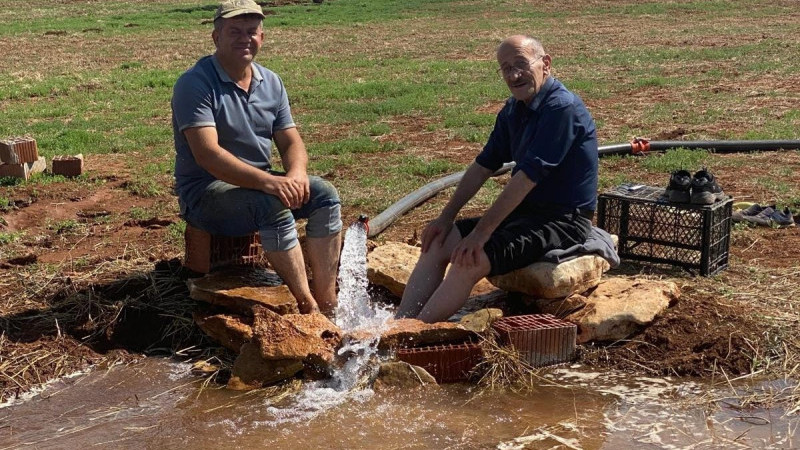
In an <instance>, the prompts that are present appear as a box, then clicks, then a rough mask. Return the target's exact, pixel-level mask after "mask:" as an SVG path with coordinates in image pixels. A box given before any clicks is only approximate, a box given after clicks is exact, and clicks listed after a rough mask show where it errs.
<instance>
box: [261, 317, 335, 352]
mask: <svg viewBox="0 0 800 450" xmlns="http://www.w3.org/2000/svg"><path fill="white" fill-rule="evenodd" d="M254 312H255V315H254V318H253V342H255V343H256V345H258V348H259V350H260V352H261V356H262V357H263V358H265V359H272V360H275V359H295V360H306V361H309V362H310V363H312V364H315V365H320V364H330V363H331V362H333V357H334V352H335V349H336V347H338V345H339V342H340V340H341V331H339V329H338V327H336V325H334V324H333V323H331V322H330V321H329V320H328V319H327V318H325V317H324V316H323V315H321V314H314V315H313V316H315V317H307V316H308V315H299V314H298V315H288V316H281V315H279V314H277V313H275V312H273V311H271V310H269V309H267V308H261V307H257V308H255V309H254ZM293 321H297V323H298V324H295V323H294V322H293Z"/></svg>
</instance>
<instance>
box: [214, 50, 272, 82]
mask: <svg viewBox="0 0 800 450" xmlns="http://www.w3.org/2000/svg"><path fill="white" fill-rule="evenodd" d="M211 62H212V63H213V64H214V70H216V71H217V76H218V77H219V79H220V80H222V81H225V82H228V83H234V81H233V79H232V78H231V77H230V75H228V72H225V69H223V68H222V64H220V63H219V60H218V59H217V54H216V53H214V54H213V55H211ZM250 69H251V71H252V73H253V79H254V80H257V81H258V82H259V83H260V82H261V81H263V80H264V77H262V76H261V72H259V71H258V69H257V68H256V64H255V63H250Z"/></svg>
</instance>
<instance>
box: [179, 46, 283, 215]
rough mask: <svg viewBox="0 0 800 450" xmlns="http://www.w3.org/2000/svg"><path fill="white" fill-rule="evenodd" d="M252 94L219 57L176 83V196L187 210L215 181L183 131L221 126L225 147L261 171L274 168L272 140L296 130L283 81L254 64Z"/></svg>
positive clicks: (219, 133)
mask: <svg viewBox="0 0 800 450" xmlns="http://www.w3.org/2000/svg"><path fill="white" fill-rule="evenodd" d="M252 67H253V78H252V80H251V81H250V90H249V92H245V91H244V90H243V89H241V88H240V87H238V86H237V85H236V83H235V82H234V81H233V80H232V79H231V77H230V76H228V74H227V73H226V72H225V70H224V69H223V68H222V66H221V65H220V64H219V61H217V57H216V56H215V55H210V56H206V57H203V58H201V59H200V60H199V61H197V64H195V65H194V67H192V68H191V69H189V70H188V71H186V72H185V73H184V74H183V75H181V77H180V78H178V81H177V82H175V87H174V88H173V95H172V130H173V134H174V138H175V152H176V158H175V192H176V193H177V194H178V197H179V198H180V200H181V208H183V207H184V206H186V207H192V206H193V205H194V204H195V203H196V202H197V201H198V200H199V199H200V196H201V195H202V194H203V191H204V190H205V188H206V187H207V186H208V185H209V184H211V182H213V181H214V180H215V178H214V177H213V176H212V175H211V174H210V173H208V172H207V171H206V170H205V169H203V168H202V167H200V165H198V164H197V162H196V161H195V159H194V156H193V155H192V151H191V149H190V148H189V143H188V142H187V141H186V137H185V136H184V135H183V131H184V130H186V129H187V128H191V127H216V129H217V136H218V141H219V145H220V146H221V147H222V148H224V149H225V150H228V151H229V152H231V153H233V154H234V155H236V157H238V158H239V159H240V160H242V161H244V162H245V163H247V164H250V165H251V166H254V167H257V168H259V169H263V170H267V169H269V168H270V167H271V164H270V157H271V155H272V136H273V134H274V132H275V131H276V130H283V129H287V128H292V127H294V126H295V124H294V120H293V119H292V112H291V109H290V108H289V98H288V95H287V94H286V89H285V88H284V86H283V82H282V81H281V79H280V78H279V77H278V75H276V74H275V73H274V72H272V71H270V70H268V69H266V68H264V67H262V66H260V65H258V64H256V63H252Z"/></svg>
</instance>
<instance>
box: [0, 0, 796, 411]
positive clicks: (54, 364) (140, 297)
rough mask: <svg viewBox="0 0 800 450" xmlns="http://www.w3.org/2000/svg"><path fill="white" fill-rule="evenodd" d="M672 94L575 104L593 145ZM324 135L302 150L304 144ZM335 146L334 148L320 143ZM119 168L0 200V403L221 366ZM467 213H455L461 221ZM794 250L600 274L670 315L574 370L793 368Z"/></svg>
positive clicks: (98, 161)
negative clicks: (134, 368)
mask: <svg viewBox="0 0 800 450" xmlns="http://www.w3.org/2000/svg"><path fill="white" fill-rule="evenodd" d="M260 3H262V4H264V5H276V4H287V3H293V1H292V0H276V1H271V2H260ZM787 20H789V19H787ZM634 31H635V30H634ZM619 38H620V39H624V38H625V36H624V35H622V36H620V37H619ZM37 58H39V57H38V56H37ZM689 70H705V69H704V68H702V67H699V68H690V69H689ZM789 78H790V79H780V78H779V77H774V76H771V75H770V74H763V76H761V77H759V78H758V79H757V80H753V82H752V86H750V88H749V89H753V90H754V91H772V90H776V89H777V90H779V91H780V90H784V91H785V90H787V89H789V86H796V85H797V84H796V83H795V82H796V78H797V76H796V75H795V76H794V78H795V79H791V77H789ZM696 89H698V90H699V89H702V90H713V89H734V88H733V87H731V86H698V87H696ZM675 95H677V94H676V93H675V92H674V91H673V90H671V89H669V88H657V87H650V88H648V89H646V90H643V91H642V92H640V93H637V92H634V93H632V94H631V96H629V97H627V98H624V99H620V98H614V97H612V98H608V99H602V98H601V99H587V104H588V106H589V108H590V110H591V111H592V113H593V114H594V116H595V118H596V119H597V120H598V121H603V122H604V123H605V125H604V127H605V129H604V130H600V132H601V138H603V137H604V136H602V134H603V133H606V134H607V135H615V134H616V132H617V131H618V130H619V129H621V128H623V127H632V128H635V127H633V126H632V123H631V121H632V120H633V119H631V118H628V117H624V116H619V112H618V111H619V108H618V106H619V105H620V104H622V103H626V104H627V103H631V104H638V103H640V102H638V100H640V99H639V98H638V97H642V98H644V97H646V101H647V102H650V103H652V102H658V101H660V100H664V99H669V98H672V97H674V96H675ZM632 99H633V101H632ZM753 101H756V100H753ZM757 101H758V106H759V107H761V108H765V109H771V110H774V111H775V113H776V114H781V113H783V112H784V111H786V110H788V109H791V108H793V107H794V105H793V104H790V102H788V101H787V100H785V99H783V98H781V97H780V96H759V97H758V98H757ZM642 103H643V102H642ZM500 105H501V102H500V101H498V102H497V103H496V104H488V105H485V106H483V107H481V108H480V111H484V112H487V111H497V110H498V109H499V107H500ZM745 107H748V105H742V108H745ZM698 108H700V105H698ZM615 114H617V116H615ZM748 117H749V115H748V114H741V115H735V116H733V117H732V118H731V120H730V121H729V122H726V123H720V122H717V124H718V126H720V127H723V126H724V131H725V133H726V134H727V135H742V134H743V133H745V132H747V131H748V130H750V129H751V127H752V124H750V123H748V122H747V121H748V120H749V118H748ZM397 121H398V122H397V123H393V129H394V130H395V133H393V134H392V135H390V136H389V137H387V139H393V138H396V139H402V140H403V146H404V148H405V149H408V150H407V151H409V152H411V153H414V152H416V153H419V154H425V155H431V156H434V155H435V156H436V157H437V158H444V159H448V160H449V161H451V162H453V163H459V164H466V163H468V162H469V161H470V160H472V158H473V157H474V155H475V154H476V153H477V151H478V150H479V149H480V144H476V143H469V142H465V141H460V140H459V139H457V138H453V137H452V136H450V135H449V134H448V133H447V132H446V131H441V132H440V131H435V132H434V131H422V130H425V129H426V128H425V127H424V123H421V120H420V118H416V117H408V118H397ZM633 125H635V124H633ZM301 131H302V130H301ZM325 131H328V130H321V131H318V132H317V135H314V134H311V133H309V134H306V135H304V137H305V138H306V140H309V141H311V140H315V139H318V138H319V137H320V135H321V134H323V133H324V132H325ZM720 131H721V130H719V129H713V128H706V129H691V130H689V129H686V128H685V127H681V126H672V125H671V124H665V125H664V128H663V129H661V130H660V132H659V133H657V135H654V136H648V137H650V138H652V139H654V140H655V139H661V140H678V139H681V138H682V137H683V136H684V135H689V134H694V135H697V134H698V133H699V134H701V135H708V136H714V135H718V134H719V132H720ZM334 137H336V136H335V133H333V135H332V136H329V137H328V138H329V139H332V138H334ZM128 158H130V155H119V154H97V155H88V156H87V157H86V166H87V174H86V179H85V180H81V181H79V182H72V181H66V182H52V183H47V184H20V185H16V186H11V187H7V186H2V187H0V194H2V196H3V197H5V198H8V199H9V201H10V203H9V204H8V205H2V204H0V231H2V232H4V233H7V234H13V233H19V236H20V237H19V238H18V239H17V240H15V241H14V242H10V243H6V244H3V245H0V355H1V356H2V358H0V374H2V376H0V401H3V400H6V399H8V398H9V397H10V396H13V395H16V394H18V393H21V392H25V391H27V390H28V389H30V388H31V387H32V386H34V385H37V384H40V383H43V382H46V381H48V380H50V379H52V378H54V377H57V376H61V375H64V374H68V373H71V372H74V371H77V370H80V369H83V368H85V367H88V366H89V365H93V364H98V365H104V364H113V363H114V362H116V361H119V360H129V359H132V358H136V357H137V356H139V355H141V354H143V353H147V354H153V353H159V354H167V355H169V354H177V355H180V356H181V357H186V358H194V359H202V358H206V359H207V358H213V357H220V358H222V357H224V355H223V354H222V351H221V350H220V349H219V348H218V347H217V346H215V345H214V344H213V343H211V342H209V341H208V340H207V339H205V338H204V337H203V336H202V334H200V333H199V331H197V330H196V327H194V325H193V324H192V321H191V310H192V309H193V308H194V307H195V304H194V302H193V301H191V300H190V299H188V291H187V289H186V286H185V283H184V280H185V279H186V278H187V276H189V273H188V272H187V271H186V270H185V269H183V268H182V266H181V259H182V258H183V254H182V243H181V242H180V236H176V234H175V230H176V229H178V228H179V227H178V225H179V224H180V222H181V219H180V218H179V216H178V211H177V201H176V198H175V197H174V196H172V195H170V194H168V193H166V192H169V187H166V188H165V189H163V192H164V193H160V194H157V195H154V196H142V195H137V194H136V193H135V192H134V190H132V189H130V186H131V184H132V183H134V182H135V180H136V176H137V175H135V174H133V173H132V172H131V169H130V166H129V164H127V159H128ZM380 158H385V155H381V154H369V155H361V156H359V158H357V160H356V161H357V162H356V165H354V166H352V167H349V168H348V169H346V170H342V171H340V172H337V173H334V174H330V175H331V179H332V181H333V183H334V184H336V180H337V179H352V178H354V177H357V176H358V174H361V173H366V172H370V171H371V170H373V169H374V167H380V166H381V164H379V159H380ZM776 167H780V168H783V169H784V172H782V173H783V175H781V176H782V177H783V178H782V179H781V180H779V181H780V182H782V183H787V184H789V185H792V186H798V185H800V153H798V152H796V151H781V152H756V153H751V154H732V155H717V156H715V167H714V170H715V174H716V175H717V177H718V179H719V182H720V184H721V185H722V187H723V188H724V190H725V192H726V193H727V194H729V195H731V196H733V197H734V198H735V199H736V200H746V201H760V202H768V201H770V200H771V198H772V193H771V192H770V191H769V190H768V188H767V186H768V183H765V182H764V181H763V180H765V179H771V178H774V177H776V175H775V171H774V170H773V169H774V168H776ZM601 171H604V172H605V173H619V174H624V175H626V176H627V177H628V178H629V179H631V180H636V181H637V182H641V183H644V184H648V185H654V186H663V185H665V184H666V178H665V174H663V173H658V174H656V173H652V172H648V171H645V170H642V168H641V167H640V165H638V164H636V163H632V162H631V161H629V160H613V161H610V162H605V161H604V162H603V163H602V165H601ZM399 196H400V195H398V198H399ZM445 199H446V197H445V195H439V196H437V197H434V198H433V199H431V200H430V201H428V202H427V203H426V204H424V205H421V206H420V207H418V208H416V209H414V210H412V211H411V212H409V213H408V214H407V215H405V216H403V217H401V218H400V219H398V220H397V221H396V222H395V223H394V224H392V225H391V226H390V227H388V228H387V229H386V230H385V231H384V232H383V233H381V234H380V235H379V236H378V237H377V240H378V241H402V242H410V243H416V241H417V237H418V236H419V233H420V232H421V230H422V228H423V226H424V225H425V223H427V221H429V220H430V219H432V218H433V217H434V215H435V213H436V211H437V210H438V208H440V207H441V206H442V205H443V204H444V201H445ZM343 208H344V209H343V213H344V220H345V223H346V224H347V223H351V222H353V221H355V220H356V218H357V217H358V215H359V214H361V213H362V212H363V211H359V210H357V209H356V208H354V207H352V206H349V205H348V204H347V199H346V198H345V199H344V206H343ZM134 211H140V212H141V213H139V214H134V213H133V212H134ZM154 211H155V212H156V213H152V212H154ZM478 212H479V211H477V210H475V209H474V208H467V211H465V215H472V214H475V213H478ZM795 212H797V211H795ZM797 248H800V228H798V227H793V228H786V229H772V228H752V229H745V228H740V227H735V228H734V229H733V230H732V238H731V246H730V267H729V268H728V269H727V270H725V271H723V272H722V273H720V274H719V275H717V276H715V277H709V278H706V277H700V276H695V275H692V274H689V273H687V272H686V271H683V270H681V269H675V268H671V267H664V266H654V265H648V264H640V263H634V262H625V263H624V264H623V265H622V266H621V267H620V268H618V269H615V270H613V271H611V272H610V273H609V275H618V276H642V277H649V278H655V279H667V280H671V281H674V282H676V283H677V284H678V285H679V287H680V289H681V297H680V300H679V302H678V303H677V304H676V305H675V306H673V307H672V308H670V309H669V310H668V311H667V312H666V313H665V314H664V315H663V316H662V317H659V318H658V319H657V320H656V321H655V322H654V323H653V324H652V325H651V326H649V327H648V328H646V329H644V330H642V331H641V332H640V333H639V334H637V335H635V336H633V337H632V338H630V339H629V340H627V341H624V342H615V343H602V344H596V345H592V346H587V347H584V348H583V349H582V352H581V358H582V360H583V361H584V362H586V363H589V364H594V365H598V366H604V367H612V368H617V369H622V370H628V371H631V372H635V373H645V374H649V375H654V374H657V375H692V376H703V377H708V376H716V375H726V376H739V375H744V374H749V373H753V372H759V371H762V370H765V371H766V370H768V369H769V368H770V367H771V366H774V365H778V364H781V363H782V362H785V361H787V360H789V359H791V358H796V356H791V355H798V354H800V348H798V345H800V339H798V338H799V337H800V331H799V330H800V323H798V314H797V313H796V310H797V305H796V299H797V298H798V296H799V295H800V285H798V284H797V282H796V281H794V280H795V279H797V250H796V249H797ZM793 302H795V304H794V305H793Z"/></svg>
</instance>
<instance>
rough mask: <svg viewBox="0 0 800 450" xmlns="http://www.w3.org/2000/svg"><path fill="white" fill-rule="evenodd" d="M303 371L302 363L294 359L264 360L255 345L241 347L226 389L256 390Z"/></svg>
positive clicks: (248, 344) (249, 344)
mask: <svg viewBox="0 0 800 450" xmlns="http://www.w3.org/2000/svg"><path fill="white" fill-rule="evenodd" d="M301 370H303V363H302V362H301V361H300V360H296V359H265V358H263V357H262V356H261V351H260V349H259V348H258V346H257V345H255V344H253V343H247V344H244V345H242V347H241V351H240V353H239V356H238V357H237V358H236V361H234V363H233V369H232V371H231V378H230V379H229V380H228V388H229V389H233V390H237V391H246V390H251V389H258V388H261V387H264V386H266V385H269V384H272V383H277V382H279V381H283V380H285V379H287V378H290V377H292V376H294V375H295V374H296V373H298V372H300V371H301Z"/></svg>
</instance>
